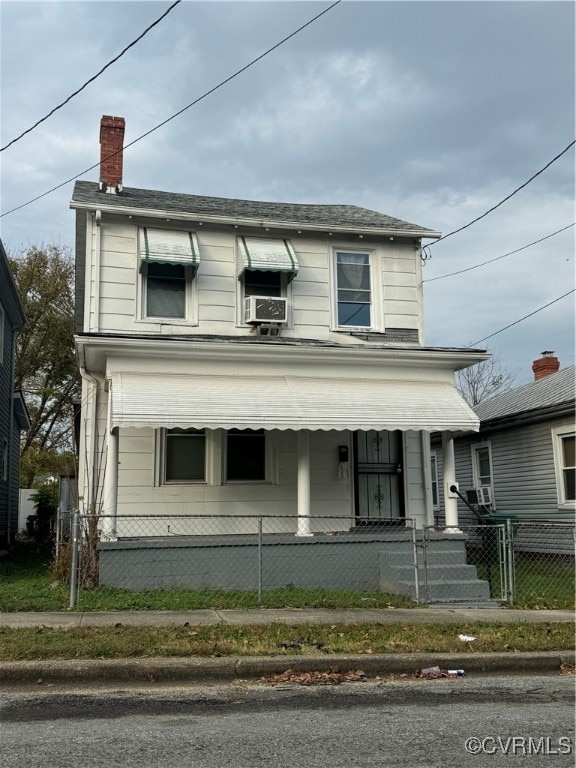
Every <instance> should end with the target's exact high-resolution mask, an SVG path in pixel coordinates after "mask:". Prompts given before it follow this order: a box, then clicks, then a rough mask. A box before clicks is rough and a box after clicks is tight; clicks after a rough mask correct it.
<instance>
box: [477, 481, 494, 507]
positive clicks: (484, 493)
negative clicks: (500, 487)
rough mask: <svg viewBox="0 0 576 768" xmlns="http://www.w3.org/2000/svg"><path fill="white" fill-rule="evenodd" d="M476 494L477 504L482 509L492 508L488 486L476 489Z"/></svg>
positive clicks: (490, 489)
mask: <svg viewBox="0 0 576 768" xmlns="http://www.w3.org/2000/svg"><path fill="white" fill-rule="evenodd" d="M476 494H477V496H478V504H480V505H481V506H483V507H491V506H492V488H490V486H489V485H482V486H480V488H476Z"/></svg>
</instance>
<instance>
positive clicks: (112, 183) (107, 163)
mask: <svg viewBox="0 0 576 768" xmlns="http://www.w3.org/2000/svg"><path fill="white" fill-rule="evenodd" d="M124 127H125V121H124V118H123V117H112V115H102V120H101V122H100V190H101V191H102V192H111V193H112V194H115V193H117V192H122V163H123V157H122V147H123V146H124Z"/></svg>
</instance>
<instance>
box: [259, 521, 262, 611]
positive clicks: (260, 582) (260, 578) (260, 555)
mask: <svg viewBox="0 0 576 768" xmlns="http://www.w3.org/2000/svg"><path fill="white" fill-rule="evenodd" d="M258 605H259V606H261V605H262V516H261V515H258Z"/></svg>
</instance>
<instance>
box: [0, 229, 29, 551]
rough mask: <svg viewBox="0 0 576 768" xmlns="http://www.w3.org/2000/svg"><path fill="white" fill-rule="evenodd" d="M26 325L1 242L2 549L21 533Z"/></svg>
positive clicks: (0, 454)
mask: <svg viewBox="0 0 576 768" xmlns="http://www.w3.org/2000/svg"><path fill="white" fill-rule="evenodd" d="M24 323H25V317H24V310H23V308H22V303H21V301H20V297H19V296H18V291H17V290H16V284H15V283H14V278H13V277H12V274H11V272H10V268H9V266H8V258H7V256H6V252H5V250H4V246H3V245H2V242H1V241H0V547H6V546H9V545H10V544H11V543H12V542H13V541H14V537H15V535H16V533H17V532H18V486H19V464H20V432H21V431H23V430H25V429H28V427H29V426H30V425H29V422H28V416H27V413H26V407H25V405H24V401H23V399H22V396H21V394H20V393H19V392H14V350H15V344H16V333H17V332H18V330H19V329H20V328H22V327H23V326H24Z"/></svg>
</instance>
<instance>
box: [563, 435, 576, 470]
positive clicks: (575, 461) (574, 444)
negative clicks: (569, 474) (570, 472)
mask: <svg viewBox="0 0 576 768" xmlns="http://www.w3.org/2000/svg"><path fill="white" fill-rule="evenodd" d="M562 454H563V459H564V461H563V464H564V466H565V467H576V437H574V435H572V436H571V437H563V438H562Z"/></svg>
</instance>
